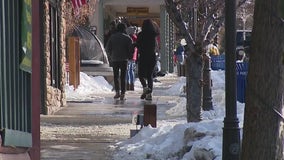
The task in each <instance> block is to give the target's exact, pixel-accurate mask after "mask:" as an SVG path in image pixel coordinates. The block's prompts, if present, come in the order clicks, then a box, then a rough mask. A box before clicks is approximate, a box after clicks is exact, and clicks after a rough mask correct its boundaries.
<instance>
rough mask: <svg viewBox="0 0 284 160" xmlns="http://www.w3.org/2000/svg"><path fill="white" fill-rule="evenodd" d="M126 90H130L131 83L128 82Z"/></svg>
mask: <svg viewBox="0 0 284 160" xmlns="http://www.w3.org/2000/svg"><path fill="white" fill-rule="evenodd" d="M126 90H127V91H129V90H130V84H129V83H126Z"/></svg>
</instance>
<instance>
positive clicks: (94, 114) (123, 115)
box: [41, 77, 179, 160]
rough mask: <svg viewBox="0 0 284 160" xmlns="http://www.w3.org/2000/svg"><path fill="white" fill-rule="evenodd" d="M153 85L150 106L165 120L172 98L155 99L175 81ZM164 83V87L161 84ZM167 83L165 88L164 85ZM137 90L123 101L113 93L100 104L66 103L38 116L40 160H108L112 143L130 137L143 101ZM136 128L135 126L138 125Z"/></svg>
mask: <svg viewBox="0 0 284 160" xmlns="http://www.w3.org/2000/svg"><path fill="white" fill-rule="evenodd" d="M159 80H160V81H161V83H162V84H163V85H158V86H156V85H155V84H154V93H153V100H152V103H153V104H156V105H157V119H158V120H161V119H166V118H167V115H166V114H165V111H166V110H168V109H169V108H171V107H173V106H175V104H174V103H169V101H174V99H175V98H179V97H171V96H167V97H166V96H159V95H158V93H159V92H161V91H163V90H165V89H167V88H165V86H168V84H173V83H175V82H176V80H177V77H172V78H169V79H165V78H164V79H163V78H161V79H159ZM164 84H165V85H164ZM166 84H167V85H166ZM140 94H141V93H140V91H128V92H127V93H126V98H127V99H126V100H125V101H115V100H113V98H112V97H113V93H112V94H107V95H104V98H103V99H102V100H101V101H94V102H85V103H75V102H72V103H71V102H70V103H68V107H65V108H63V109H61V110H60V111H58V112H57V113H56V114H55V115H42V116H41V159H42V160H109V159H111V155H112V151H114V150H115V147H114V145H115V143H117V142H119V141H123V140H126V139H128V138H130V130H132V129H136V125H135V124H133V123H132V118H133V114H134V113H137V112H141V113H143V107H144V104H145V103H149V102H146V101H144V100H140ZM138 127H139V126H138Z"/></svg>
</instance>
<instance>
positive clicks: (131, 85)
mask: <svg viewBox="0 0 284 160" xmlns="http://www.w3.org/2000/svg"><path fill="white" fill-rule="evenodd" d="M129 90H130V91H134V84H133V83H131V84H129Z"/></svg>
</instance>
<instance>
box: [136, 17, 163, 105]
mask: <svg viewBox="0 0 284 160" xmlns="http://www.w3.org/2000/svg"><path fill="white" fill-rule="evenodd" d="M158 35H159V29H158V26H157V24H156V23H155V22H154V21H152V20H151V19H146V20H144V21H143V25H142V31H141V32H140V33H139V34H138V36H137V42H136V45H137V48H138V54H139V58H138V77H139V80H140V82H141V84H142V86H143V94H142V95H141V97H140V98H141V99H146V100H152V91H153V73H154V69H155V65H156V49H157V45H158V44H157V39H156V37H157V36H158Z"/></svg>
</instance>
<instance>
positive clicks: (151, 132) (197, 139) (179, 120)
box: [66, 70, 244, 160]
mask: <svg viewBox="0 0 284 160" xmlns="http://www.w3.org/2000/svg"><path fill="white" fill-rule="evenodd" d="M80 76H81V82H80V86H79V88H78V89H76V90H74V88H73V87H72V86H68V85H67V86H66V92H67V98H68V100H88V99H91V98H92V99H94V98H96V95H98V93H112V86H111V85H110V84H109V83H108V82H107V81H105V79H104V78H103V77H89V76H87V75H86V74H84V73H81V75H80ZM166 76H169V75H166ZM211 78H212V82H213V87H212V97H213V106H214V110H212V111H203V112H202V121H201V122H194V123H187V121H186V108H185V106H186V98H185V96H181V95H183V86H184V85H185V80H186V78H185V77H179V79H178V81H177V82H176V83H175V84H173V85H172V86H171V88H169V89H168V90H167V91H164V92H161V93H160V92H159V94H165V95H168V96H169V95H170V96H181V97H182V98H181V100H180V101H179V102H176V103H177V105H176V106H174V107H173V108H171V109H169V110H167V111H166V114H168V115H171V116H174V117H175V119H170V120H160V121H157V128H152V127H151V126H149V127H143V128H142V129H141V130H140V131H139V133H137V134H136V135H135V136H134V137H132V138H129V139H127V140H125V141H122V142H119V143H117V144H116V147H117V150H116V152H115V154H114V157H113V159H114V160H122V159H123V160H140V159H141V160H142V159H155V160H177V159H182V160H197V159H201V158H204V159H214V160H221V159H222V141H223V139H222V136H223V125H224V122H223V121H224V117H225V72H224V71H221V70H219V71H211ZM158 85H163V84H158ZM135 87H137V89H138V90H139V89H140V90H141V85H140V84H138V82H137V83H135ZM97 98H101V97H97ZM237 113H238V118H239V121H240V123H239V125H240V128H242V124H243V113H244V103H239V102H237Z"/></svg>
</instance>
